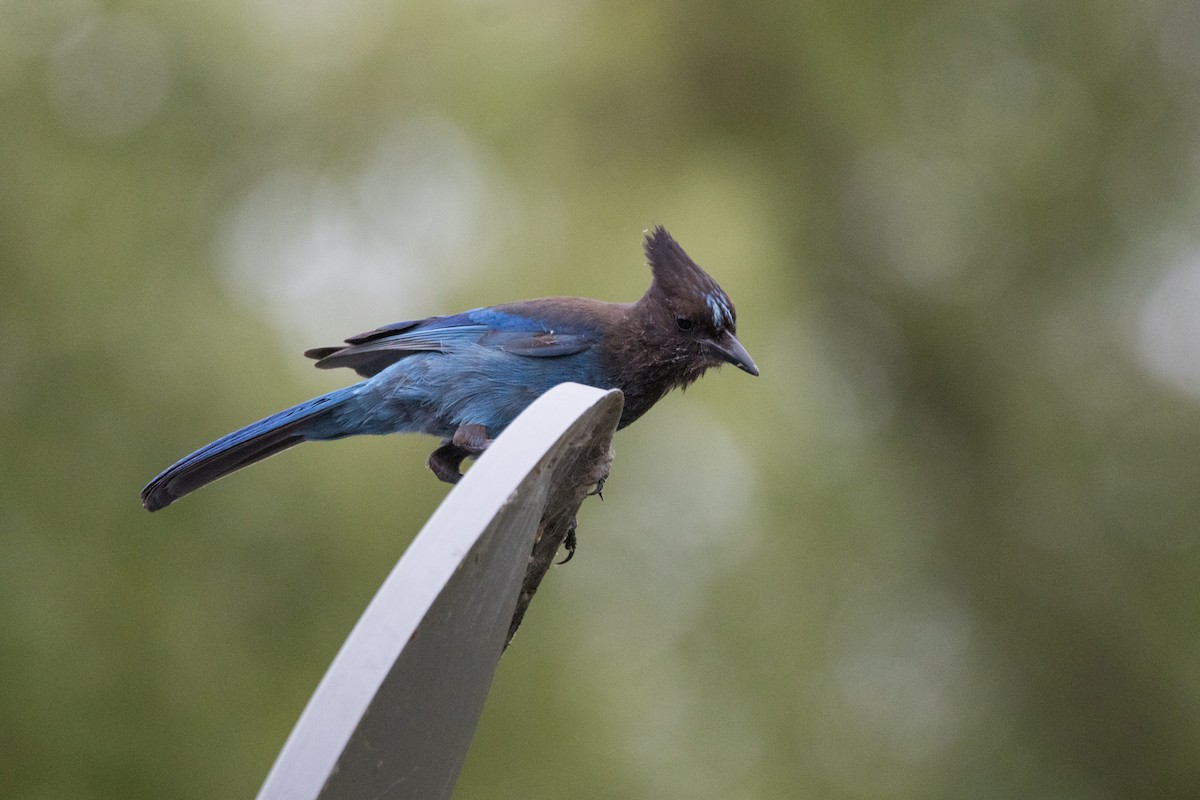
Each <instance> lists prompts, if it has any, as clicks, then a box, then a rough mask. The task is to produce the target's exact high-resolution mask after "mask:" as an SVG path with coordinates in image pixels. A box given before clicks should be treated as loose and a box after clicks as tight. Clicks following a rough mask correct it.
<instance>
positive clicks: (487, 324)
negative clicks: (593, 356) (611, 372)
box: [305, 308, 597, 378]
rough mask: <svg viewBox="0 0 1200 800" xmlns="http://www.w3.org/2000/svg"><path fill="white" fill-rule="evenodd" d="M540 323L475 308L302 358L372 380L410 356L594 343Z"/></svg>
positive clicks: (524, 352)
mask: <svg viewBox="0 0 1200 800" xmlns="http://www.w3.org/2000/svg"><path fill="white" fill-rule="evenodd" d="M540 316H541V318H535V317H531V316H527V315H525V314H514V313H511V312H506V311H504V310H501V309H499V308H477V309H475V310H473V311H466V312H464V313H462V314H455V315H453V316H446V317H427V318H426V319H419V320H407V321H405V322H395V323H392V324H391V325H385V326H383V327H382V328H376V329H375V330H373V331H368V332H366V333H360V334H358V335H357V336H351V337H350V338H349V339H347V340H346V344H345V346H341V347H320V348H316V349H314V350H309V351H308V352H306V353H305V355H306V356H308V357H309V358H315V359H317V363H316V366H317V367H320V368H321V369H333V368H336V367H350V368H351V369H353V370H354V371H355V372H357V373H358V374H359V375H362V376H363V377H364V378H370V377H373V376H374V375H376V374H378V373H379V372H382V371H383V370H384V369H386V368H387V367H390V366H391V365H392V364H395V363H396V362H397V361H399V360H400V359H402V358H405V357H406V356H410V355H412V354H414V353H423V352H438V353H446V352H450V351H453V350H455V349H459V348H462V347H466V346H469V345H479V346H482V347H491V348H495V349H497V350H503V351H504V352H507V353H511V354H513V355H518V356H528V357H530V358H553V357H556V356H568V355H572V354H575V353H581V352H583V351H584V350H587V349H588V348H589V347H591V346H592V344H594V343H595V341H596V339H597V336H596V334H595V332H593V331H591V330H587V329H584V328H581V327H579V326H577V325H570V324H569V323H568V324H567V326H566V327H565V328H564V327H562V326H555V325H553V324H551V323H550V321H549V320H548V319H546V318H545V316H544V315H540Z"/></svg>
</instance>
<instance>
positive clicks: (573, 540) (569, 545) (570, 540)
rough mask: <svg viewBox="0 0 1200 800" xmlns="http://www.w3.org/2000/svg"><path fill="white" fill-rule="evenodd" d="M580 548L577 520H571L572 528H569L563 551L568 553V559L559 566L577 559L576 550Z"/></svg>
mask: <svg viewBox="0 0 1200 800" xmlns="http://www.w3.org/2000/svg"><path fill="white" fill-rule="evenodd" d="M578 546H579V539H578V538H577V537H576V536H575V520H571V527H570V528H567V535H566V537H565V538H564V539H563V549H564V550H566V551H567V557H566V558H564V559H563V560H562V561H560V562H558V564H559V566H562V565H563V564H565V563H567V562H568V561H570V560H571V559H572V558H574V557H575V548H576V547H578Z"/></svg>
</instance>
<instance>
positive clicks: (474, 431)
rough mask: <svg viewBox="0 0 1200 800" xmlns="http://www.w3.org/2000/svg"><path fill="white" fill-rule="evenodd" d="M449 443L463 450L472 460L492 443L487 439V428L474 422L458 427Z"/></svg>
mask: <svg viewBox="0 0 1200 800" xmlns="http://www.w3.org/2000/svg"><path fill="white" fill-rule="evenodd" d="M450 441H451V442H453V443H454V444H455V445H456V446H458V447H460V448H461V449H463V450H465V451H466V452H467V455H469V456H471V457H472V458H478V457H479V455H480V454H481V453H482V452H483V451H484V450H487V448H488V445H489V444H491V443H492V440H491V439H489V438H488V435H487V428H485V427H484V426H483V425H479V424H478V423H474V422H471V423H466V424H463V425H459V426H458V430H456V431H455V432H454V436H452V437H451V438H450Z"/></svg>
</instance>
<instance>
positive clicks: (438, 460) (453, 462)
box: [429, 424, 492, 483]
mask: <svg viewBox="0 0 1200 800" xmlns="http://www.w3.org/2000/svg"><path fill="white" fill-rule="evenodd" d="M491 443H492V440H491V439H489V438H488V435H487V428H485V427H484V426H483V425H476V424H469V425H459V426H458V430H456V431H455V432H454V435H453V436H451V437H450V438H449V439H443V440H442V444H441V446H440V447H438V448H437V449H436V450H434V451H433V452H432V453H430V454H429V469H430V470H432V471H433V474H434V475H435V476H437V479H438V480H440V481H442V482H443V483H458V482H459V481H460V480H462V462H463V461H464V460H465V459H468V458H478V457H479V456H480V455H481V454H482V453H483V451H484V450H487V448H488V445H490V444H491Z"/></svg>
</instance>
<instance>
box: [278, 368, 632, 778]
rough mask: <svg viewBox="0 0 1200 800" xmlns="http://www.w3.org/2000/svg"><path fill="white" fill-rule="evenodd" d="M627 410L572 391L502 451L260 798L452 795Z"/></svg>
mask: <svg viewBox="0 0 1200 800" xmlns="http://www.w3.org/2000/svg"><path fill="white" fill-rule="evenodd" d="M621 407H622V397H621V393H620V392H618V391H615V390H614V391H608V392H605V391H602V390H600V389H594V388H591V387H587V386H580V385H578V384H563V385H561V386H558V387H556V388H554V389H553V390H551V391H549V392H547V393H546V394H544V395H543V396H542V397H540V398H539V399H538V400H537V401H535V402H534V403H533V404H532V405H530V407H529V408H528V409H526V410H525V412H524V413H522V414H521V415H520V416H519V417H518V418H517V419H516V420H515V421H514V422H513V423H512V424H511V425H510V426H509V427H508V429H507V430H506V431H505V432H504V433H503V434H502V435H501V436H499V437H498V438H497V439H496V441H495V442H493V443H492V445H491V446H490V447H489V448H488V450H487V452H486V453H484V455H483V456H482V457H481V458H480V459H479V461H478V462H477V463H476V464H475V465H474V466H473V467H472V468H471V469H470V470H469V471H468V472H467V474H466V475H465V476H464V477H463V479H462V481H460V482H459V483H458V485H457V486H455V487H454V489H453V490H452V491H451V492H450V493H449V495H447V497H446V499H445V500H444V501H443V502H442V504H441V505H440V506H439V507H438V509H437V511H435V512H434V514H433V516H431V517H430V518H429V521H428V522H427V523H426V524H425V527H424V528H422V529H421V532H420V533H419V534H418V535H417V537H416V539H414V540H413V542H412V544H411V545H410V546H409V548H408V550H407V552H405V553H404V555H403V557H402V558H401V559H400V561H399V562H398V563H397V564H396V566H395V568H394V569H393V570H392V572H391V574H390V575H388V577H387V579H386V580H385V581H384V582H383V585H382V586H381V587H380V588H379V592H378V593H377V594H376V595H375V598H374V599H373V600H372V601H371V603H370V605H368V606H367V609H366V611H364V612H363V615H362V617H361V618H360V619H359V621H358V624H357V625H355V627H354V630H353V631H351V633H350V636H349V637H348V638H347V639H346V642H345V644H343V645H342V649H341V651H340V652H338V654H337V657H336V658H334V660H333V663H332V664H331V665H330V667H329V670H328V671H327V672H326V673H325V677H324V678H323V679H322V680H321V683H320V685H318V686H317V689H316V692H314V693H313V696H312V698H311V699H310V700H309V702H308V706H307V707H306V708H305V709H304V712H303V713H302V714H301V715H300V719H299V721H298V722H297V723H296V727H295V728H294V729H293V730H292V733H291V736H289V737H288V740H287V743H286V744H285V745H284V747H283V750H282V751H281V752H280V754H279V757H278V758H277V759H276V761H275V765H274V766H273V767H272V768H271V772H270V773H269V774H268V775H267V779H266V781H265V783H264V784H263V787H262V789H261V790H260V792H259V795H258V797H259V800H310V799H315V798H322V800H327V799H331V798H346V799H347V800H349V799H350V798H355V799H357V798H389V799H396V798H414V800H417V799H418V798H419V800H435V799H436V798H448V797H450V794H451V792H452V791H453V788H454V782H455V780H456V779H457V778H458V773H459V770H460V769H461V767H462V763H463V760H464V759H465V758H466V753H467V747H468V746H469V745H470V742H471V737H472V736H473V734H474V732H475V725H476V724H477V723H478V721H479V715H480V713H481V712H482V710H483V702H484V699H485V698H486V696H487V691H488V688H489V687H490V686H491V682H492V676H493V674H494V673H495V670H496V666H497V664H498V662H499V659H500V654H501V653H502V652H503V649H504V647H505V645H506V643H507V641H508V639H509V638H510V625H513V626H515V624H516V623H517V622H519V620H520V616H521V615H522V614H523V613H524V610H525V606H526V605H527V604H528V602H529V599H530V598H531V597H532V594H533V592H534V591H536V589H537V584H538V582H540V580H541V577H542V575H544V573H545V570H546V568H548V566H549V564H550V559H551V558H552V557H553V553H554V551H555V550H557V549H558V545H559V543H560V542H561V541H562V539H563V537H564V536H565V534H566V533H567V529H568V527H569V526H573V521H574V514H575V511H576V510H577V509H578V508H579V504H580V503H581V502H582V500H583V497H584V496H585V493H586V491H587V489H588V488H589V485H590V484H592V483H594V482H595V481H596V480H597V479H599V478H601V477H603V476H604V475H605V474H607V469H608V458H609V455H608V454H609V443H610V442H611V440H612V435H613V432H614V431H615V430H616V426H617V420H618V419H619V418H620V415H621ZM514 630H515V627H514Z"/></svg>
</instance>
